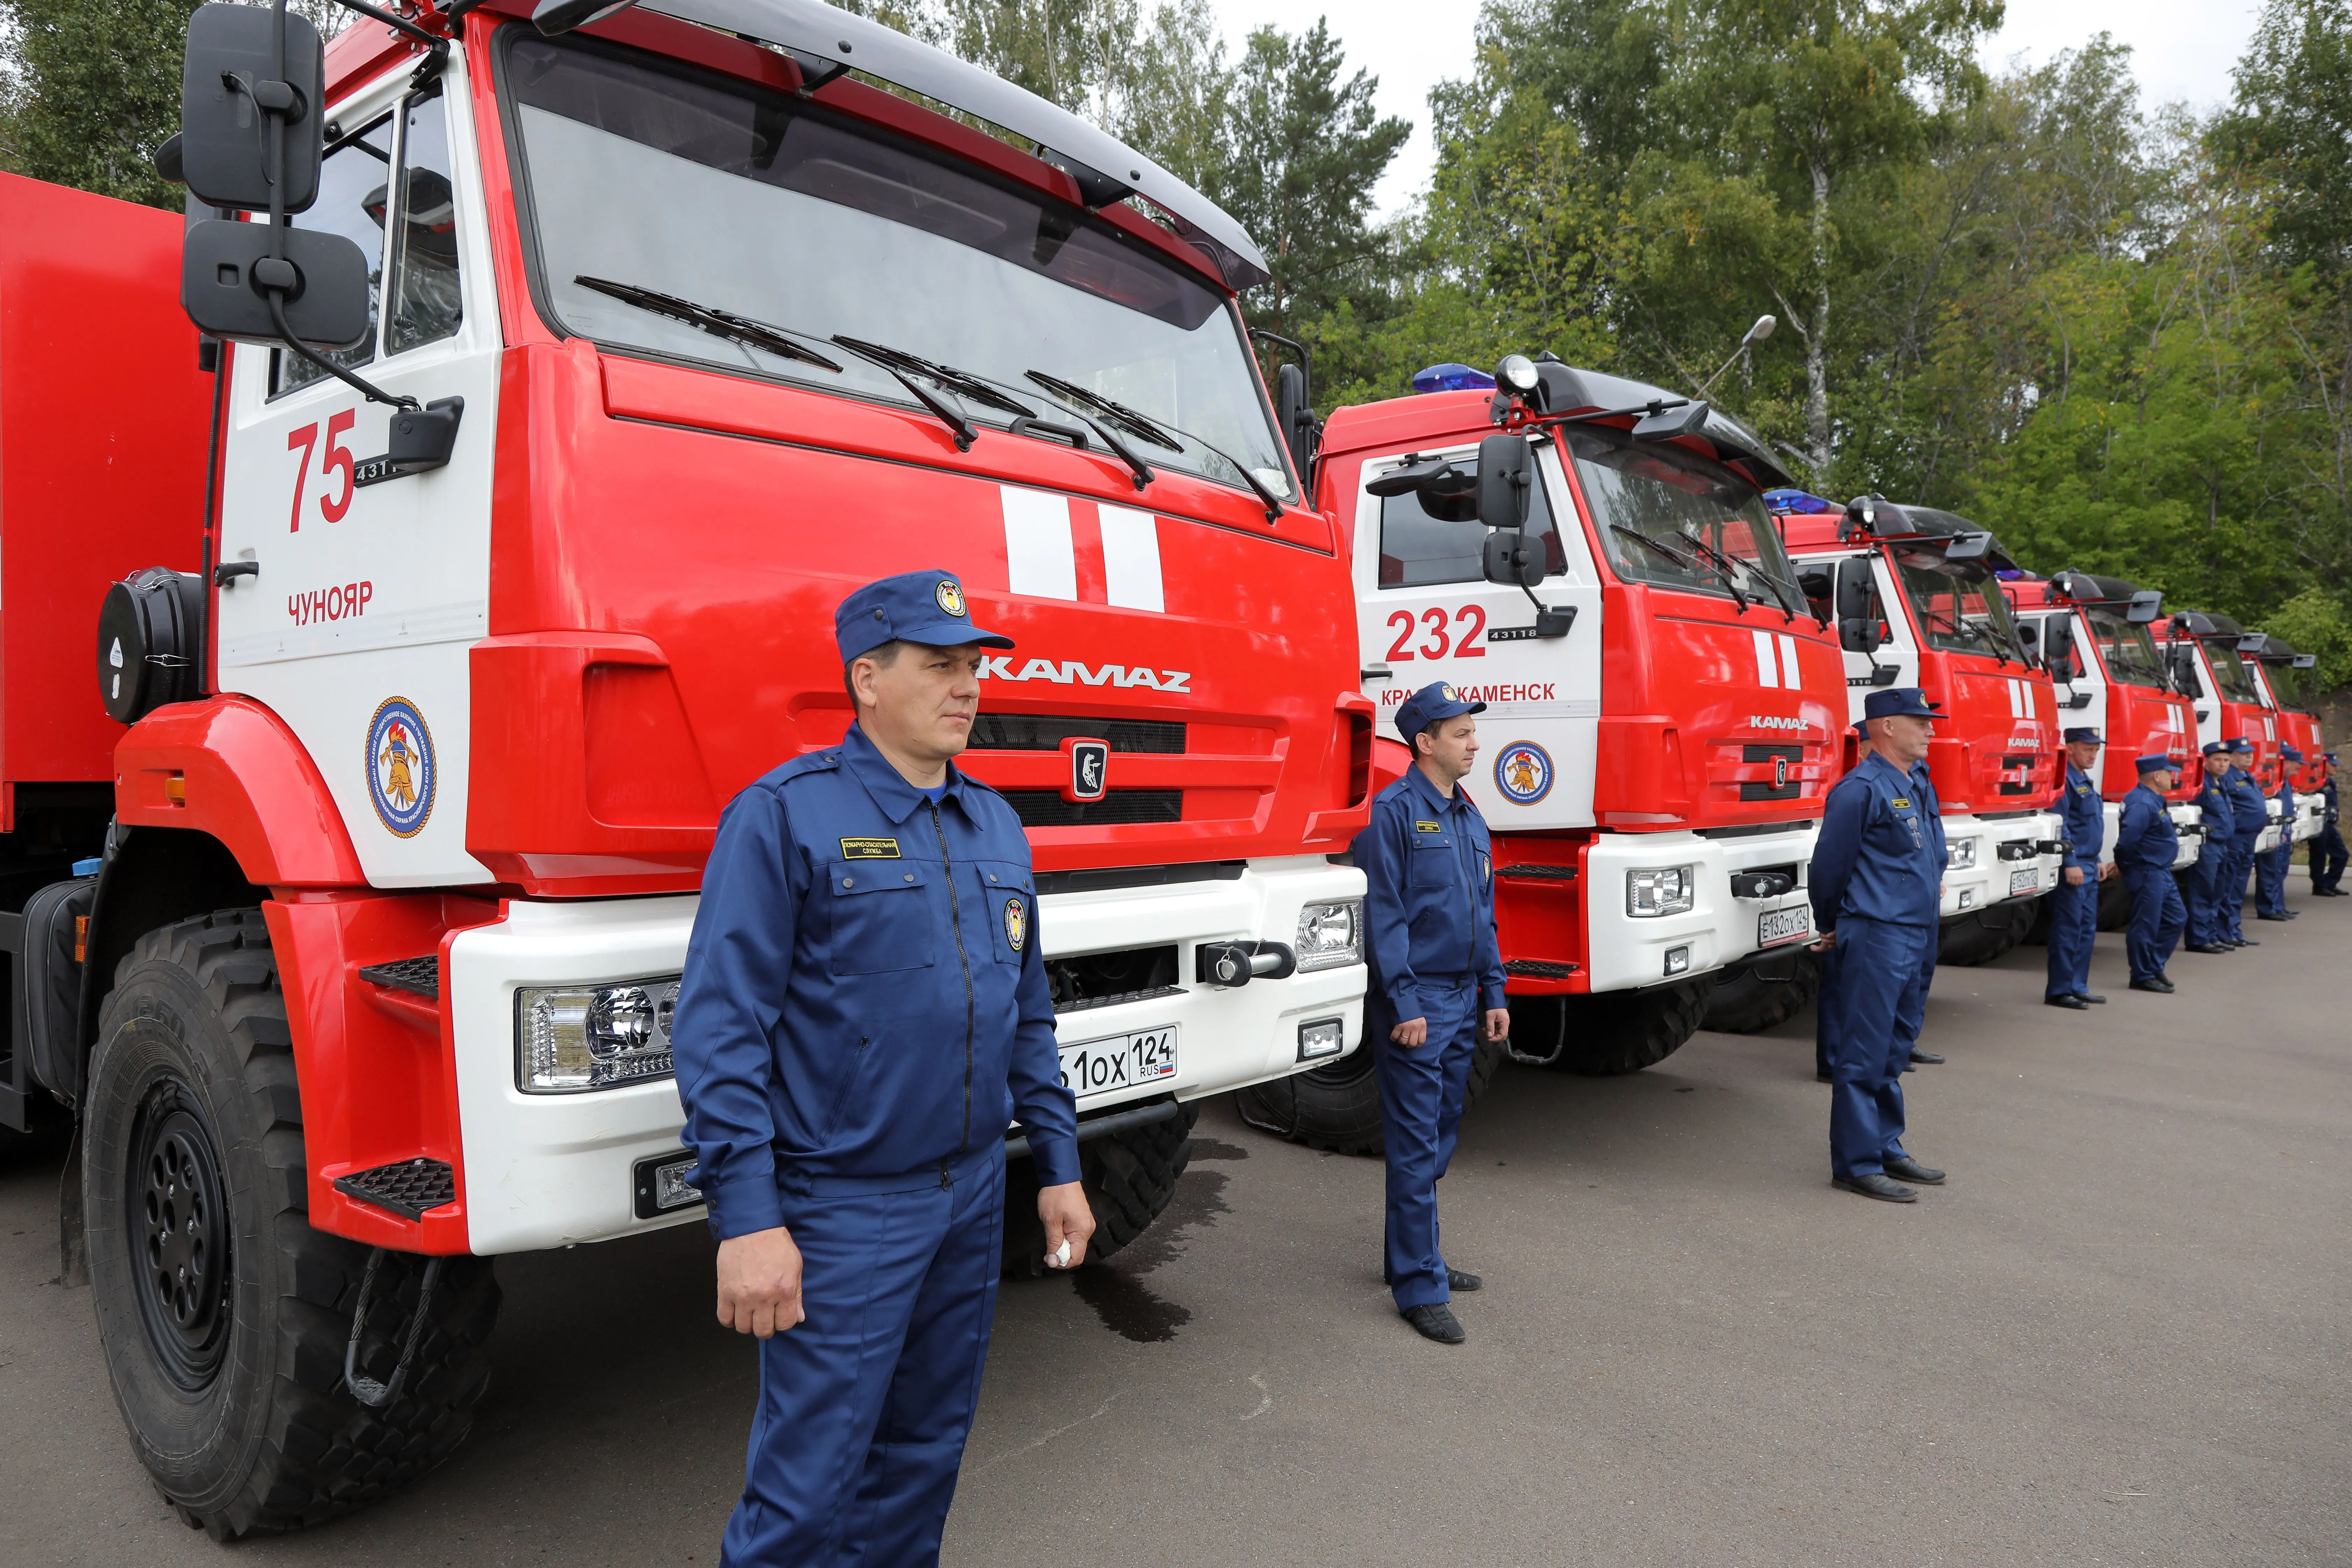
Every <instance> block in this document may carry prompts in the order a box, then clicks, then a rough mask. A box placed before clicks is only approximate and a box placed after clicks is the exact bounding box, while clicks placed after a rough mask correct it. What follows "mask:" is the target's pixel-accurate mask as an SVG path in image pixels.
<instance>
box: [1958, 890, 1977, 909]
mask: <svg viewBox="0 0 2352 1568" xmlns="http://www.w3.org/2000/svg"><path fill="white" fill-rule="evenodd" d="M1976 907H1977V890H1976V889H1974V888H1962V889H1960V908H1962V909H1964V910H1972V909H1974V908H1976Z"/></svg>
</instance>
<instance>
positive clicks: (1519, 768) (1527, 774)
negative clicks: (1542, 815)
mask: <svg viewBox="0 0 2352 1568" xmlns="http://www.w3.org/2000/svg"><path fill="white" fill-rule="evenodd" d="M1495 787H1496V789H1498V790H1500V791H1502V792H1503V798H1504V799H1505V800H1507V801H1509V802H1510V803H1511V804H1512V805H1535V803H1536V802H1538V801H1539V800H1541V799H1542V798H1543V797H1544V796H1546V795H1549V794H1550V793H1551V754H1550V753H1549V752H1546V751H1545V750H1544V749H1543V748H1542V747H1541V746H1538V745H1537V744H1536V743H1535V742H1533V741H1513V742H1511V743H1510V744H1509V745H1507V746H1505V747H1504V748H1503V751H1502V754H1501V755H1500V756H1497V757H1496V759H1495Z"/></svg>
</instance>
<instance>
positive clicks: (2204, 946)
mask: <svg viewBox="0 0 2352 1568" xmlns="http://www.w3.org/2000/svg"><path fill="white" fill-rule="evenodd" d="M2200 755H2201V757H2202V759H2203V760H2202V762H2201V763H2200V766H2201V767H2202V768H2203V769H2204V779H2203V782H2202V784H2200V787H2199V790H2198V794H2197V811H2198V816H2199V818H2200V821H2199V826H2200V828H2201V829H2202V837H2200V838H2199V840H2198V845H2197V858H2196V859H2195V860H2194V861H2192V862H2190V863H2189V866H2188V867H2187V868H2184V869H2183V870H2182V871H2181V873H2180V876H2179V882H2180V897H2181V901H2182V902H2183V903H2185V904H2186V905H2187V906H2188V910H2189V941H2188V943H2187V946H2188V950H2189V952H2231V951H2233V950H2234V949H2235V947H2236V945H2237V944H2236V943H2234V942H2231V941H2230V940H2229V938H2230V931H2229V927H2228V926H2227V925H2225V924H2223V923H2222V920H2221V891H2222V889H2223V888H2224V886H2225V885H2226V884H2227V881H2228V879H2227V877H2226V876H2225V873H2226V871H2227V870H2228V868H2229V862H2230V858H2231V843H2232V842H2233V836H2234V832H2235V827H2236V825H2235V824H2234V823H2233V822H2232V821H2231V815H2232V813H2233V811H2234V809H2235V808H2234V807H2233V806H2232V805H2231V801H2230V786H2229V783H2228V779H2229V773H2230V743H2229V742H2227V741H2208V742H2206V743H2205V745H2204V746H2203V747H2202V748H2201V750H2200Z"/></svg>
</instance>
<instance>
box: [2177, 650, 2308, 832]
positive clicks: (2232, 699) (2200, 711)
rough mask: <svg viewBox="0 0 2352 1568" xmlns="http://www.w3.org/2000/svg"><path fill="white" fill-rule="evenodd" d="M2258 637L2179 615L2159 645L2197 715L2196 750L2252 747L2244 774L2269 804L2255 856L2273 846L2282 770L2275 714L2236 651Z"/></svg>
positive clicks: (2280, 815)
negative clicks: (2219, 745) (2231, 744)
mask: <svg viewBox="0 0 2352 1568" xmlns="http://www.w3.org/2000/svg"><path fill="white" fill-rule="evenodd" d="M2260 635H2261V634H2259V633H2252V634H2250V633H2248V632H2247V630H2246V629H2245V627H2243V626H2240V625H2239V624H2238V623H2237V622H2236V621H2235V620H2234V619H2232V618H2231V617H2230V616H2224V615H2219V614H2216V613H2213V612H2210V611H2206V610H2182V611H2180V612H2179V613H2178V614H2176V615H2174V616H2171V617H2170V618H2169V619H2168V620H2167V621H2166V622H2165V624H2164V629H2163V637H2161V639H2160V641H2159V646H2160V647H2161V649H2162V651H2163V653H2164V656H2165V659H2166V662H2167V665H2168V668H2169V670H2170V672H2171V675H2172V680H2173V684H2174V686H2175V687H2176V688H2177V689H2179V690H2180V691H2181V692H2183V693H2185V694H2186V695H2187V696H2188V698H2189V702H2190V705H2191V708H2192V710H2193V711H2194V713H2195V714H2196V717H2197V744H2198V747H2199V749H2200V751H2201V750H2202V749H2203V748H2204V747H2206V746H2208V745H2210V744H2211V743H2212V742H2215V741H2231V740H2236V739H2237V738H2239V737H2240V736H2243V737H2244V738H2245V739H2246V740H2247V741H2249V742H2252V745H2253V748H2254V753H2253V760H2252V762H2251V763H2248V764H2247V767H2246V771H2247V772H2248V773H2252V775H2253V779H2254V783H2255V784H2256V785H2257V786H2259V787H2260V788H2261V790H2262V792H2263V799H2264V800H2266V801H2268V802H2269V803H2270V826H2267V827H2264V828H2263V834H2262V837H2261V838H2260V839H2258V840H2257V841H2256V843H2255V846H2254V850H2255V853H2257V854H2262V853H2264V852H2266V851H2268V850H2272V849H2275V848H2277V847H2278V841H2279V834H2280V832H2281V823H2282V820H2283V817H2284V806H2282V805H2280V803H2279V799H2278V795H2277V793H2276V792H2277V790H2278V786H2279V781H2280V780H2281V779H2283V778H2284V777H2285V765H2286V764H2285V761H2284V758H2282V757H2281V756H2280V755H2279V734H2280V731H2279V714H2278V710H2276V709H2275V708H2273V706H2272V705H2271V699H2270V696H2269V694H2268V693H2267V692H2266V691H2265V690H2264V689H2263V686H2262V684H2261V681H2260V679H2259V678H2258V677H2257V676H2256V674H2255V672H2254V669H2253V668H2252V666H2251V665H2250V664H2248V662H2247V661H2246V660H2245V659H2244V658H2242V657H2241V655H2240V654H2239V651H2238V650H2239V647H2240V646H2241V645H2242V644H2243V643H2245V642H2246V641H2247V639H2248V638H2249V637H2250V636H2252V637H2258V636H2260Z"/></svg>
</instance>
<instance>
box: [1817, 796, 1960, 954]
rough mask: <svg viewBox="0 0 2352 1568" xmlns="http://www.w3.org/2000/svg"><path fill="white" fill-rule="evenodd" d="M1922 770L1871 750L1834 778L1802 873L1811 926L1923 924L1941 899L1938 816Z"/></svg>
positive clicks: (1930, 921) (1940, 822)
mask: <svg viewBox="0 0 2352 1568" xmlns="http://www.w3.org/2000/svg"><path fill="white" fill-rule="evenodd" d="M1940 810H1941V808H1940V807H1939V806H1938V805H1937V802H1936V791H1935V787H1934V786H1933V785H1931V784H1928V782H1927V769H1926V768H1924V767H1920V768H1915V769H1913V770H1912V771H1910V772H1909V773H1905V772H1904V771H1903V770H1902V769H1900V768H1898V767H1896V766H1895V764H1894V763H1890V762H1888V761H1887V760H1886V759H1885V758H1884V757H1882V756H1880V755H1879V754H1878V753H1877V752H1869V753H1867V754H1865V755H1864V757H1863V759H1862V765H1861V766H1859V767H1857V768H1855V769H1854V770H1853V772H1852V773H1848V774H1846V775H1845V777H1843V778H1842V779H1840V780H1838V782H1837V783H1836V784H1835V785H1833V786H1832V788H1831V790H1830V795H1829V799H1828V801H1827V802H1826V803H1825V804H1824V805H1823V808H1822V832H1821V837H1820V838H1819V839H1817V840H1816V841H1815V842H1814V845H1813V863H1812V868H1811V870H1810V871H1808V872H1807V873H1806V876H1807V878H1808V879H1809V881H1810V882H1811V889H1810V890H1811V894H1812V900H1813V923H1814V926H1815V928H1816V929H1818V930H1821V931H1830V930H1832V929H1834V928H1835V927H1836V925H1837V923H1838V921H1839V919H1840V918H1841V917H1843V916H1845V915H1853V916H1855V917H1857V918H1859V919H1862V920H1872V921H1887V922H1889V923H1890V924H1894V925H1909V926H1931V925H1934V924H1935V923H1936V921H1937V912H1938V910H1939V908H1940V906H1941V903H1942V900H1943V885H1944V822H1943V818H1942V816H1940V815H1938V813H1939V812H1940Z"/></svg>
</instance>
